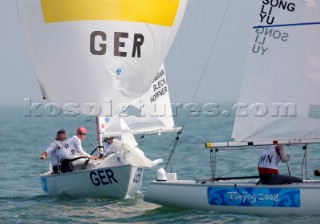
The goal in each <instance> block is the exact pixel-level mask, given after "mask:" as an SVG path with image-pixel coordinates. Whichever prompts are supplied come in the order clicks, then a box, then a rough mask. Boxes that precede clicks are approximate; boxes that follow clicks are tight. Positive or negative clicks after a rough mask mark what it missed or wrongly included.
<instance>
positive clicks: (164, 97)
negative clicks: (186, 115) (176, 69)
mask: <svg viewBox="0 0 320 224" xmlns="http://www.w3.org/2000/svg"><path fill="white" fill-rule="evenodd" d="M121 112H122V113H121ZM119 113H121V115H120V116H121V117H122V118H123V120H125V123H126V124H128V126H129V127H130V129H131V131H132V132H133V133H135V134H140V133H154V132H166V131H176V130H177V128H175V127H174V121H173V114H172V108H171V101H170V97H169V89H168V83H167V75H166V71H165V67H164V64H162V65H161V67H160V70H159V71H158V73H157V75H156V78H155V79H154V81H153V83H152V84H151V86H150V88H149V91H148V92H147V93H146V94H144V95H143V96H142V97H140V98H138V99H136V100H134V101H132V102H130V104H129V106H128V105H127V104H122V105H118V107H116V108H113V113H112V115H113V116H110V117H99V125H100V130H99V131H100V133H102V134H103V135H104V136H120V135H121V126H120V121H119Z"/></svg>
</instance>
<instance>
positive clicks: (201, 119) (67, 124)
mask: <svg viewBox="0 0 320 224" xmlns="http://www.w3.org/2000/svg"><path fill="white" fill-rule="evenodd" d="M29 112H30V111H29ZM185 115H186V114H182V115H181V114H177V116H176V117H175V121H176V124H177V125H178V126H179V125H184V129H183V132H182V134H181V135H180V140H179V144H178V145H177V148H176V150H175V153H174V156H173V165H172V166H169V171H171V170H172V171H173V172H177V175H178V179H198V178H200V179H208V178H210V177H211V166H210V151H209V150H207V149H205V148H204V143H205V142H206V141H225V140H228V139H229V138H230V136H231V131H232V126H233V120H234V118H233V116H223V115H221V116H214V117H210V116H205V115H203V114H202V115H197V116H191V117H190V118H189V119H188V120H187V121H186V120H185V118H186V116H185ZM185 121H186V122H185ZM0 124H1V128H0V167H1V168H0V170H1V172H0V223H58V222H59V223H62V222H63V223H268V224H271V223H319V222H320V214H319V216H294V215H290V216H281V217H279V216H278V217H270V216H258V215H250V214H249V215H248V214H246V215H244V214H235V213H219V212H213V211H201V210H182V209H175V208H168V207H162V206H159V205H155V204H152V203H147V202H144V201H143V195H144V193H145V192H146V190H147V189H148V185H149V183H150V182H151V181H152V180H153V179H154V178H155V176H156V175H155V173H156V170H157V169H158V168H160V167H161V166H164V165H165V164H162V165H161V166H157V167H155V168H152V169H145V171H144V179H143V184H142V188H141V192H140V193H139V194H138V195H137V196H135V197H133V198H131V199H126V200H119V199H108V198H81V199H75V198H70V197H68V196H54V197H53V196H48V195H46V194H45V193H44V192H43V191H42V188H41V183H40V178H39V175H40V173H42V172H44V171H46V170H47V169H48V166H49V161H50V159H49V158H48V159H46V160H44V161H42V160H40V156H41V153H42V152H43V151H44V150H45V149H46V147H48V146H49V144H50V143H51V142H52V141H53V140H54V138H55V134H56V132H57V130H58V129H60V128H64V129H66V131H67V135H68V137H71V136H72V135H74V134H75V130H76V128H77V127H78V126H79V125H83V126H85V127H86V128H87V130H88V135H87V138H86V139H85V140H84V141H83V147H84V149H85V150H86V151H87V152H89V153H90V152H91V151H92V150H93V149H94V148H95V144H96V143H95V138H96V137H95V120H94V119H90V117H82V116H80V117H77V118H75V117H65V116H58V117H55V116H52V117H50V116H46V115H45V116H39V114H31V116H30V113H28V111H25V109H24V108H22V107H17V106H1V107H0ZM175 137H176V136H175V134H162V135H150V136H144V137H142V136H137V141H138V142H139V147H140V148H141V149H142V150H144V152H145V154H146V156H147V157H149V158H151V159H157V158H160V157H161V158H163V159H164V161H166V160H167V158H168V157H169V154H170V151H171V149H170V146H171V145H172V141H173V139H174V138H175ZM317 151H318V150H317V148H316V147H310V149H309V155H308V176H309V177H312V170H313V169H315V168H320V156H319V155H318V154H319V153H317ZM287 153H288V154H290V155H291V160H290V162H289V164H290V167H289V168H290V171H291V173H292V174H293V175H297V176H301V161H302V157H303V153H304V151H303V150H302V149H300V148H295V147H292V148H288V149H287ZM258 157H259V150H246V151H219V152H218V153H217V171H216V173H217V175H216V176H223V175H224V176H239V175H248V176H250V175H257V170H256V166H257V161H258ZM279 169H280V172H281V173H284V174H286V173H288V168H287V166H286V165H285V164H280V166H279ZM70 181H72V180H70Z"/></svg>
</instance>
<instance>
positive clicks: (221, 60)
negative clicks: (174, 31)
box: [0, 0, 256, 105]
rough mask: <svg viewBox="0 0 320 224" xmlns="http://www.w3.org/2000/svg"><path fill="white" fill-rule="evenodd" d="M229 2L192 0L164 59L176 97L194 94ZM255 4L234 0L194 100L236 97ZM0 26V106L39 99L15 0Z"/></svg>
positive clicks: (1, 11)
mask: <svg viewBox="0 0 320 224" xmlns="http://www.w3.org/2000/svg"><path fill="white" fill-rule="evenodd" d="M227 4H228V1H227V0H189V4H188V6H187V10H186V13H185V17H184V20H183V22H182V25H181V27H180V30H179V32H178V35H177V37H176V40H175V41H174V43H173V46H172V48H171V50H170V52H169V54H168V56H167V58H166V61H165V62H166V69H167V73H168V76H169V77H168V82H169V88H170V94H171V99H172V102H191V100H192V99H193V96H194V93H195V90H196V87H197V83H198V82H199V80H200V77H201V75H202V72H203V69H204V67H205V64H206V61H207V59H208V57H209V55H210V49H211V47H212V45H213V43H214V40H215V37H216V35H217V31H218V28H219V26H220V23H221V22H222V18H223V14H224V12H225V10H226V6H227ZM255 8H256V3H255V1H252V0H232V2H231V5H230V8H229V11H228V13H227V17H226V20H225V21H224V25H223V28H222V30H221V33H220V36H219V38H218V40H217V45H216V48H215V51H214V53H213V55H212V58H211V60H210V64H209V66H208V70H207V71H206V73H205V76H204V79H203V81H202V84H201V86H200V90H199V92H198V94H197V98H196V101H199V102H221V101H222V102H224V101H232V102H233V101H236V100H237V97H238V94H239V91H240V83H241V76H242V74H243V69H244V63H245V61H246V55H247V52H248V44H249V39H250V32H251V29H250V27H252V20H253V18H254V15H255V13H254V12H255ZM0 29H1V35H0V51H1V53H0V79H1V80H0V105H3V104H18V105H23V99H24V98H27V97H30V98H31V99H33V100H34V101H36V102H41V92H40V88H39V86H38V83H37V81H36V77H35V72H34V68H33V65H32V61H31V57H30V55H29V54H28V52H27V45H26V41H25V39H24V37H23V33H22V28H21V26H20V22H19V18H18V15H17V9H16V1H15V0H1V7H0Z"/></svg>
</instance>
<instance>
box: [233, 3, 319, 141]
mask: <svg viewBox="0 0 320 224" xmlns="http://www.w3.org/2000/svg"><path fill="white" fill-rule="evenodd" d="M259 2H260V3H259V4H260V6H259V7H258V9H259V12H258V13H257V15H256V17H257V19H256V21H257V23H256V25H255V26H254V27H253V36H252V40H251V49H250V51H249V55H248V59H247V66H246V70H245V77H244V80H243V84H242V90H241V94H240V100H239V104H238V108H237V114H236V119H235V125H234V130H233V134H232V137H233V138H234V139H235V141H258V140H287V141H292V140H295V141H300V140H308V139H317V138H318V139H319V137H320V97H319V96H320V88H319V86H320V63H319V61H320V50H319V49H320V14H319V12H320V2H319V1H313V0H311V1H293V0H291V1H269V0H264V1H259Z"/></svg>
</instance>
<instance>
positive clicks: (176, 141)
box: [164, 132, 180, 170]
mask: <svg viewBox="0 0 320 224" xmlns="http://www.w3.org/2000/svg"><path fill="white" fill-rule="evenodd" d="M179 134H180V132H178V134H177V136H176V138H175V142H174V144H173V146H172V149H171V153H170V156H169V158H168V160H167V164H166V166H165V168H164V169H165V170H167V167H168V165H169V164H170V163H171V160H172V157H173V154H174V152H175V150H176V148H177V145H178V141H179Z"/></svg>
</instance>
